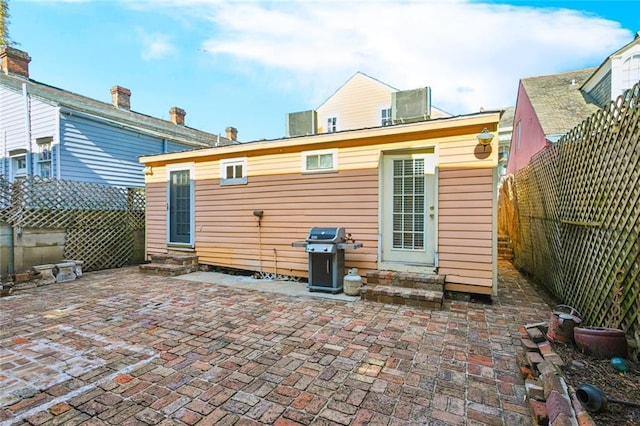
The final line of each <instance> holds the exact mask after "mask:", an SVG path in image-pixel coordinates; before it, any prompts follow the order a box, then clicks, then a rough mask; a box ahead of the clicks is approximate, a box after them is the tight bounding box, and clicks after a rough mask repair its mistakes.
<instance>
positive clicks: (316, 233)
mask: <svg viewBox="0 0 640 426" xmlns="http://www.w3.org/2000/svg"><path fill="white" fill-rule="evenodd" d="M344 239H345V230H344V228H340V227H338V228H311V229H310V230H309V235H308V236H307V242H310V243H313V242H319V243H341V242H343V241H344Z"/></svg>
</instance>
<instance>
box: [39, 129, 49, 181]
mask: <svg viewBox="0 0 640 426" xmlns="http://www.w3.org/2000/svg"><path fill="white" fill-rule="evenodd" d="M52 141H53V138H52V137H47V138H38V139H36V144H37V145H38V175H40V176H41V177H43V178H50V177H51V142H52Z"/></svg>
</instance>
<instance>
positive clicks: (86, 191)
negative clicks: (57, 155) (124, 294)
mask: <svg viewBox="0 0 640 426" xmlns="http://www.w3.org/2000/svg"><path fill="white" fill-rule="evenodd" d="M0 221H3V222H5V223H9V224H11V225H12V226H15V227H22V228H41V229H65V230H66V241H65V248H64V256H65V258H67V259H82V260H83V262H84V264H83V269H85V270H87V271H91V270H100V269H108V268H117V267H121V266H124V265H126V264H128V263H129V262H130V260H131V256H132V252H133V247H134V232H135V231H136V230H144V226H145V224H144V221H145V195H144V190H143V189H141V188H116V187H112V186H107V185H98V184H91V183H84V182H75V181H65V180H58V179H43V178H40V177H37V176H33V177H28V178H26V179H20V180H18V181H16V182H14V183H10V182H8V181H7V180H5V179H3V178H2V177H0Z"/></svg>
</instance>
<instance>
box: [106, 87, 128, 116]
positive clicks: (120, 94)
mask: <svg viewBox="0 0 640 426" xmlns="http://www.w3.org/2000/svg"><path fill="white" fill-rule="evenodd" d="M111 103H112V104H113V106H115V107H116V108H119V109H126V110H127V111H128V110H130V109H131V90H129V89H127V88H126V87H121V86H113V87H112V88H111Z"/></svg>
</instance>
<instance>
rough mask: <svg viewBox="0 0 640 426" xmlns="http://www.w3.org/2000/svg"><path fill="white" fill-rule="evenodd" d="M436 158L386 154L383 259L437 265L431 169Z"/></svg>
mask: <svg viewBox="0 0 640 426" xmlns="http://www.w3.org/2000/svg"><path fill="white" fill-rule="evenodd" d="M434 161H435V154H433V153H430V154H419V155H418V154H406V155H385V156H384V159H383V171H382V179H383V188H382V191H383V193H382V261H383V262H391V263H404V264H411V265H434V263H435V246H436V242H435V223H436V219H435V218H436V212H435V175H434V171H431V170H429V169H434V167H433V164H434ZM425 165H426V166H427V168H426V169H425ZM425 171H426V172H425Z"/></svg>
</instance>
